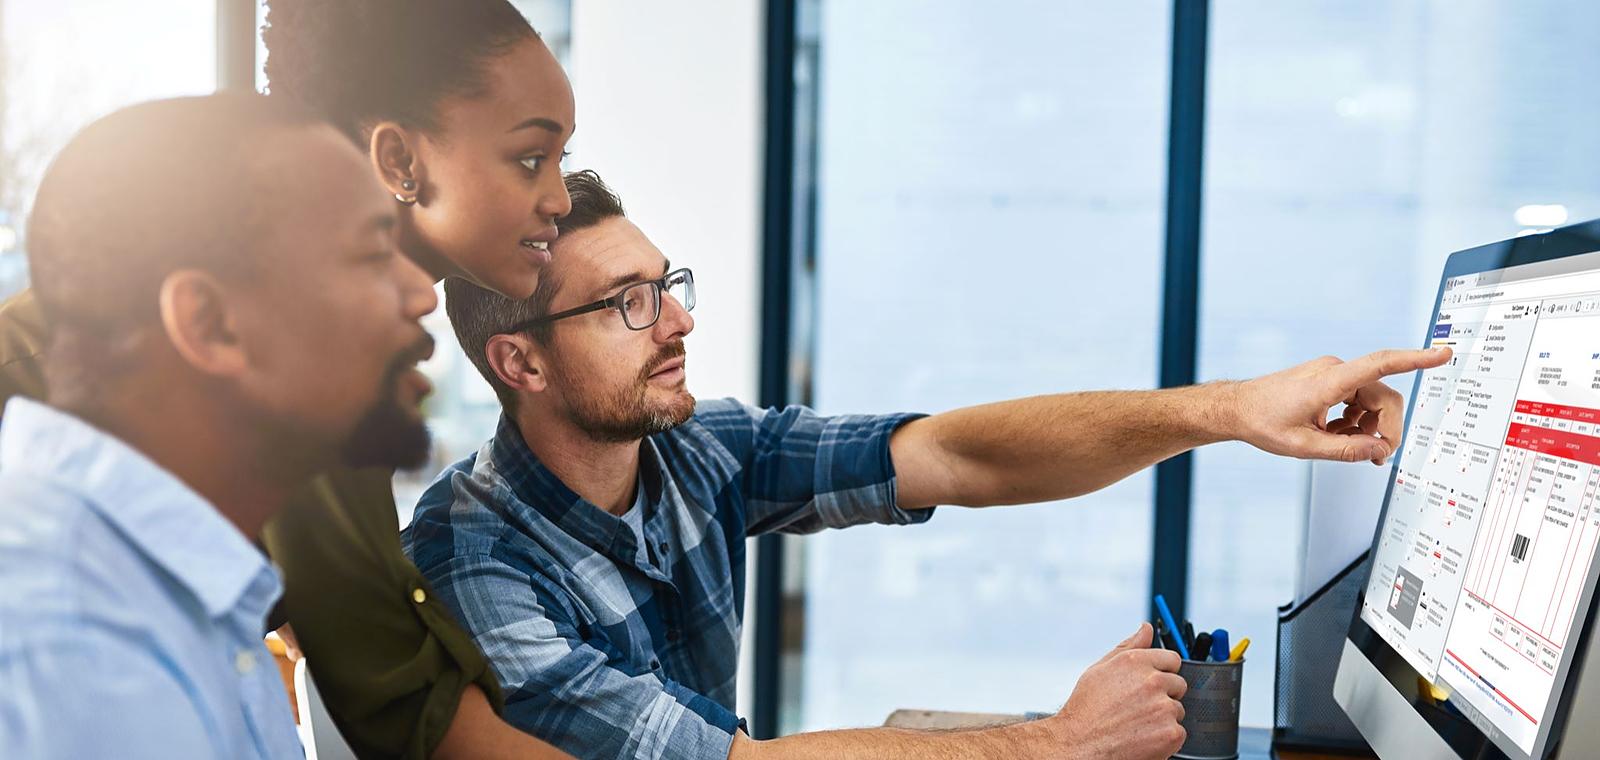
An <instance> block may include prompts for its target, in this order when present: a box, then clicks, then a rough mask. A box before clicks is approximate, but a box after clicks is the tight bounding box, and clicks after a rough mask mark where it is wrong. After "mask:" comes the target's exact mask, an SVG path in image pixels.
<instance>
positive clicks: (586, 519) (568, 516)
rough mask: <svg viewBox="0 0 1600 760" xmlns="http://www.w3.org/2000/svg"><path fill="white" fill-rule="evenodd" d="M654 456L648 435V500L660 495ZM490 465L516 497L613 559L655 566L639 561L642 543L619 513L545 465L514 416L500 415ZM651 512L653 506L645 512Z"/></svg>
mask: <svg viewBox="0 0 1600 760" xmlns="http://www.w3.org/2000/svg"><path fill="white" fill-rule="evenodd" d="M660 461H661V460H660V458H659V457H657V456H656V449H655V442H654V441H652V440H651V439H650V438H645V439H644V440H643V441H642V442H641V443H640V448H639V478H640V482H641V483H642V484H643V486H644V490H645V503H646V504H647V505H653V504H656V503H658V502H659V500H660V498H661V491H662V484H663V482H664V478H665V474H664V473H663V472H662V467H661V464H660ZM489 465H490V467H492V468H493V470H494V472H495V474H496V475H498V476H499V477H500V478H501V479H502V480H504V481H505V483H506V484H507V485H508V486H509V487H510V488H511V491H512V493H513V494H514V495H515V496H516V498H517V501H518V502H519V503H521V504H523V505H526V506H527V507H529V508H531V509H532V510H533V511H534V512H536V513H538V514H539V515H540V516H542V517H544V518H545V519H546V520H549V521H550V522H552V523H554V524H555V525H556V526H557V527H559V528H560V529H561V530H562V531H564V532H566V533H567V534H568V535H570V536H572V537H573V538H575V539H577V540H579V541H581V542H583V544H584V545H586V546H588V547H589V548H591V549H593V550H595V551H597V552H600V553H601V554H604V555H606V556H608V557H610V558H611V559H612V561H615V562H620V563H624V564H627V565H630V566H633V567H636V568H638V569H639V570H641V571H643V572H645V573H648V574H654V573H656V572H659V571H658V570H656V569H654V568H649V567H643V566H640V565H639V562H638V557H639V544H638V539H637V538H636V536H635V534H634V532H633V529H632V528H629V527H628V525H627V523H626V522H624V521H623V519H622V518H621V517H618V516H616V515H613V514H611V513H610V512H607V511H605V510H604V509H602V508H600V507H599V506H598V505H596V504H594V503H593V502H591V501H589V500H587V499H585V498H583V497H582V496H579V495H578V494H577V493H576V492H574V491H573V490H572V489H571V488H568V487H567V484H565V483H563V482H561V479H560V478H558V477H556V475H555V473H553V472H551V471H550V470H549V468H547V467H545V466H544V464H543V463H542V462H540V461H539V459H538V457H536V456H534V455H533V451H532V450H530V449H529V448H528V443H527V441H526V440H524V439H523V437H522V432H521V431H520V430H519V429H518V428H517V424H516V422H514V421H512V420H511V418H509V417H507V416H506V415H504V414H502V415H500V424H499V426H498V427H497V428H496V429H495V434H494V440H492V441H491V442H490V445H489ZM644 514H645V516H646V519H647V521H648V518H649V517H650V510H646V512H645V513H644Z"/></svg>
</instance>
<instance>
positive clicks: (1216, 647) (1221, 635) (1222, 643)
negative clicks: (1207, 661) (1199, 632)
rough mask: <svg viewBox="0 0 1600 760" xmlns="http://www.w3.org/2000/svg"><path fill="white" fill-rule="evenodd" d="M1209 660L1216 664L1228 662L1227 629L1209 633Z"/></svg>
mask: <svg viewBox="0 0 1600 760" xmlns="http://www.w3.org/2000/svg"><path fill="white" fill-rule="evenodd" d="M1211 659H1213V660H1215V661H1217V662H1227V661H1228V629H1226V628H1218V629H1217V630H1215V631H1212V632H1211Z"/></svg>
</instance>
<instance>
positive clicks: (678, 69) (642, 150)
mask: <svg viewBox="0 0 1600 760" xmlns="http://www.w3.org/2000/svg"><path fill="white" fill-rule="evenodd" d="M761 6H762V4H761V3H757V2H752V1H751V0H678V1H677V2H671V3H662V2H644V1H643V0H573V3H572V52H571V65H570V68H569V72H570V74H571V77H572V83H573V88H574V89H575V90H576V92H577V101H578V115H577V124H578V131H577V133H576V136H575V138H574V139H573V141H572V146H573V147H572V158H571V159H569V160H568V163H567V168H569V169H594V170H595V171H597V172H599V173H600V176H601V177H603V178H604V179H605V181H606V183H607V184H609V185H611V187H612V188H613V189H615V190H616V191H617V193H618V194H619V195H620V196H621V197H622V202H623V205H625V206H626V207H627V209H628V216H629V217H631V218H632V219H633V221H634V222H635V223H636V224H638V225H639V227H640V229H643V230H644V232H645V234H647V235H649V236H650V238H651V239H652V240H653V241H655V243H656V245H658V246H660V248H661V250H662V251H663V252H665V253H666V254H667V257H668V258H670V259H672V262H673V264H674V265H678V264H679V263H681V264H683V265H687V266H690V267H692V268H693V269H694V272H695V284H696V287H697V289H698V292H699V295H700V298H699V305H698V306H697V307H696V308H695V311H694V317H695V330H694V333H693V334H691V335H690V337H689V339H688V341H687V345H688V348H689V388H690V390H692V391H694V393H695V394H696V395H697V396H699V397H701V398H715V397H719V396H738V397H740V398H743V399H746V400H749V401H754V397H755V391H756V372H757V369H756V355H757V351H756V342H757V340H758V337H759V334H760V333H759V324H758V314H759V312H758V309H759V306H758V305H759V302H760V299H759V288H758V287H757V286H758V277H759V265H760V255H759V249H760V221H761V134H762V130H761V117H762V114H761V103H762V101H761V86H762V84H761V79H762V9H761Z"/></svg>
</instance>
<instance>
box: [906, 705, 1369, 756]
mask: <svg viewBox="0 0 1600 760" xmlns="http://www.w3.org/2000/svg"><path fill="white" fill-rule="evenodd" d="M1020 720H1022V716H1020V715H1007V714H1004V713H962V712H942V711H939V710H895V711H894V713H893V714H891V715H890V716H889V719H888V720H886V721H884V722H883V725H885V726H891V727H893V728H920V729H944V730H950V729H959V728H982V727H984V726H1003V725H1005V724H1007V723H1016V722H1017V721H1020ZM1274 758H1277V760H1351V756H1349V755H1319V754H1310V753H1305V752H1283V753H1279V754H1276V755H1274V754H1273V752H1272V731H1270V730H1268V729H1265V728H1241V729H1239V760H1273V759H1274Z"/></svg>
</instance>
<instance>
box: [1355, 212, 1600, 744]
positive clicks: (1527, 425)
mask: <svg viewBox="0 0 1600 760" xmlns="http://www.w3.org/2000/svg"><path fill="white" fill-rule="evenodd" d="M1558 232H1561V231H1558ZM1562 241H1565V242H1564V243H1563V242H1562ZM1557 242H1558V243H1561V244H1560V245H1557V244H1551V246H1552V247H1551V248H1550V249H1549V250H1541V249H1542V248H1543V246H1544V244H1546V243H1548V241H1540V240H1529V241H1527V242H1526V243H1523V244H1521V253H1522V255H1514V254H1515V253H1516V251H1515V250H1514V249H1516V248H1517V246H1516V245H1513V244H1511V243H1510V242H1508V243H1507V244H1503V245H1502V246H1500V247H1499V248H1498V249H1491V248H1490V247H1486V248H1485V249H1474V250H1473V251H1466V252H1462V253H1458V254H1456V255H1455V256H1453V257H1452V259H1451V262H1450V264H1449V265H1448V266H1447V269H1446V273H1445V277H1444V279H1443V282H1442V284H1441V287H1440V291H1439V296H1438V306H1437V309H1436V311H1435V314H1434V319H1433V323H1432V325H1431V326H1430V329H1429V332H1428V345H1430V346H1449V347H1450V348H1451V349H1453V351H1454V355H1453V356H1452V357H1451V359H1450V361H1449V363H1448V364H1446V365H1444V366H1442V367H1439V368H1437V369H1433V370H1428V371H1426V372H1424V373H1422V374H1421V375H1420V376H1419V377H1418V379H1417V384H1416V386H1415V389H1414V392H1413V394H1412V399H1411V409H1410V411H1409V414H1408V421H1407V425H1406V432H1405V439H1404V441H1403V446H1402V449H1401V452H1400V455H1399V457H1398V458H1397V460H1396V462H1395V466H1394V469H1393V475H1392V477H1391V482H1390V485H1389V492H1388V497H1387V499H1386V503H1385V505H1384V511H1383V515H1382V517H1381V518H1380V521H1379V525H1378V530H1377V534H1376V536H1375V538H1374V540H1373V548H1372V558H1373V562H1372V571H1371V576H1370V578H1369V580H1368V583H1367V586H1366V589H1365V593H1364V594H1363V596H1362V599H1361V601H1360V608H1359V611H1358V614H1357V615H1356V622H1355V624H1354V625H1353V627H1352V631H1351V639H1352V640H1353V641H1356V642H1357V643H1358V645H1360V646H1361V648H1362V650H1363V652H1364V653H1366V654H1367V655H1368V656H1369V658H1370V659H1373V660H1374V663H1375V664H1379V665H1380V669H1381V670H1385V671H1386V673H1393V672H1394V671H1395V670H1396V668H1395V667H1394V663H1393V662H1390V663H1382V662H1380V660H1381V659H1383V658H1385V657H1387V658H1389V659H1391V660H1392V659H1394V658H1396V657H1398V658H1399V659H1400V660H1403V661H1404V663H1405V664H1407V665H1409V666H1410V670H1411V671H1412V672H1413V677H1414V678H1415V677H1420V678H1421V679H1422V680H1424V681H1426V682H1427V683H1428V684H1429V685H1431V687H1432V688H1425V689H1424V690H1425V691H1426V692H1428V693H1430V694H1432V695H1433V698H1434V699H1436V700H1438V701H1439V702H1440V703H1441V704H1444V705H1447V706H1448V708H1449V709H1450V711H1451V712H1452V714H1454V713H1459V715H1460V717H1461V718H1463V719H1464V722H1465V723H1467V724H1470V725H1471V726H1472V727H1475V728H1476V730H1477V732H1478V733H1481V735H1482V736H1481V739H1482V740H1483V741H1484V742H1485V743H1486V744H1492V745H1494V746H1495V747H1497V748H1498V749H1499V750H1500V751H1501V752H1504V753H1505V754H1506V755H1508V756H1510V757H1518V758H1534V757H1544V756H1545V754H1546V752H1547V749H1548V747H1550V746H1551V742H1550V738H1551V736H1552V735H1554V736H1559V733H1557V732H1555V731H1554V730H1553V729H1554V728H1555V727H1558V726H1559V723H1560V717H1561V716H1560V714H1559V713H1560V711H1559V708H1560V707H1561V705H1562V697H1563V694H1564V691H1565V688H1564V687H1565V684H1566V683H1567V674H1568V672H1569V671H1570V670H1571V668H1572V666H1573V659H1574V655H1575V653H1576V652H1578V651H1581V648H1580V647H1579V646H1577V642H1578V640H1579V637H1580V636H1583V635H1585V632H1586V631H1587V626H1588V618H1589V612H1590V608H1591V606H1592V601H1593V595H1594V587H1595V577H1596V573H1597V572H1600V565H1597V563H1596V562H1595V561H1594V560H1595V550H1596V546H1597V542H1600V504H1597V503H1596V496H1597V491H1600V253H1594V252H1586V251H1594V250H1595V249H1596V248H1600V245H1596V244H1595V241H1594V240H1593V239H1592V238H1590V237H1588V236H1584V235H1577V234H1576V233H1574V232H1570V231H1569V232H1567V233H1566V236H1565V237H1560V236H1558V238H1557ZM1518 261H1522V262H1525V263H1517V262H1518ZM1374 636H1375V637H1376V638H1377V639H1379V640H1381V642H1382V646H1379V645H1378V644H1377V642H1375V641H1372V638H1373V637H1374ZM1363 639H1365V643H1363ZM1385 665H1387V667H1382V666H1385ZM1402 670H1403V669H1402ZM1389 677H1390V678H1391V679H1393V678H1394V676H1393V675H1390V676H1389ZM1397 686H1400V684H1397ZM1412 688H1413V689H1415V688H1417V687H1416V686H1415V685H1413V687H1412ZM1458 746H1459V743H1458Z"/></svg>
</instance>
